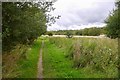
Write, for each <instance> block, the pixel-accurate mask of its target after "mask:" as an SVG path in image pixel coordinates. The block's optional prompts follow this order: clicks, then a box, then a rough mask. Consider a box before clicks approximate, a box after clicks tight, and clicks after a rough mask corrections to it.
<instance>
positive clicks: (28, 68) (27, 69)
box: [18, 38, 41, 78]
mask: <svg viewBox="0 0 120 80" xmlns="http://www.w3.org/2000/svg"><path fill="white" fill-rule="evenodd" d="M40 47H41V38H38V39H37V40H36V41H35V42H34V44H33V45H32V46H31V48H29V50H28V52H27V54H26V57H27V59H21V60H20V61H19V62H18V63H19V67H20V68H19V70H20V76H19V77H20V78H36V77H37V71H38V70H37V66H38V64H37V63H38V59H39V52H40Z"/></svg>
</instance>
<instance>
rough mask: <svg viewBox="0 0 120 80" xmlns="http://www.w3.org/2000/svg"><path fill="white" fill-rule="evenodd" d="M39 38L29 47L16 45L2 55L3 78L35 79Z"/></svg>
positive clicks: (39, 45) (39, 44)
mask: <svg viewBox="0 0 120 80" xmlns="http://www.w3.org/2000/svg"><path fill="white" fill-rule="evenodd" d="M41 41H42V39H41V38H38V39H37V40H35V41H34V43H33V44H32V45H31V46H25V45H17V46H16V48H15V49H14V50H12V51H11V52H10V53H5V54H4V55H3V78H15V77H16V78H36V77H37V63H38V58H39V51H40V47H41Z"/></svg>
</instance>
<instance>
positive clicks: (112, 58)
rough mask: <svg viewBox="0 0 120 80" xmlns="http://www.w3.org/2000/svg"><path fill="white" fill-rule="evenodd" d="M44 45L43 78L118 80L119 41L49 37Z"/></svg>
mask: <svg viewBox="0 0 120 80" xmlns="http://www.w3.org/2000/svg"><path fill="white" fill-rule="evenodd" d="M44 44H45V46H44V48H43V75H44V78H61V77H62V78H116V77H118V70H117V62H118V42H117V39H110V38H59V37H56V38H55V37H50V38H47V39H46V40H45V42H44Z"/></svg>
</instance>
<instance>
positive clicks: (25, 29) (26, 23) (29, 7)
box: [2, 1, 57, 51]
mask: <svg viewBox="0 0 120 80" xmlns="http://www.w3.org/2000/svg"><path fill="white" fill-rule="evenodd" d="M52 5H53V3H52V2H45V1H41V2H39V3H35V2H3V3H2V22H3V24H2V39H3V46H2V47H3V51H9V50H11V49H13V48H14V46H15V45H17V44H32V43H33V41H34V40H35V39H37V37H39V36H40V35H42V34H44V33H45V32H46V28H47V26H46V24H49V22H50V24H52V22H53V21H55V18H57V17H52V15H47V14H46V12H50V11H51V10H54V8H53V7H52ZM51 18H52V19H51Z"/></svg>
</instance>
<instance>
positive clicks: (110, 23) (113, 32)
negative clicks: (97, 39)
mask: <svg viewBox="0 0 120 80" xmlns="http://www.w3.org/2000/svg"><path fill="white" fill-rule="evenodd" d="M119 3H120V1H118V2H116V9H115V10H113V12H111V13H110V15H109V17H108V19H107V20H106V21H105V22H106V23H107V35H108V37H111V38H118V37H119V38H120V4H119Z"/></svg>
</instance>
